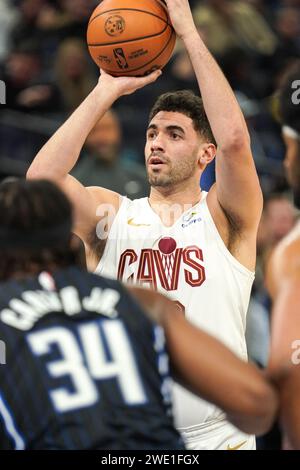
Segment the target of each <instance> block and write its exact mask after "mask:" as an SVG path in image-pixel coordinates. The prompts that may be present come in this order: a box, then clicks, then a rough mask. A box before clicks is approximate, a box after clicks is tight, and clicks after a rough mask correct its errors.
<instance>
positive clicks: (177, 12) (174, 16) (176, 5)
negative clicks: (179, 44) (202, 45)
mask: <svg viewBox="0 0 300 470" xmlns="http://www.w3.org/2000/svg"><path fill="white" fill-rule="evenodd" d="M165 3H166V4H167V7H168V11H169V16H170V19H171V22H172V25H173V28H174V29H175V31H176V34H177V36H178V37H180V38H182V39H184V38H185V37H186V36H188V35H189V34H193V33H195V32H196V31H197V29H196V26H195V23H194V19H193V15H192V12H191V8H190V5H189V2H188V0H165Z"/></svg>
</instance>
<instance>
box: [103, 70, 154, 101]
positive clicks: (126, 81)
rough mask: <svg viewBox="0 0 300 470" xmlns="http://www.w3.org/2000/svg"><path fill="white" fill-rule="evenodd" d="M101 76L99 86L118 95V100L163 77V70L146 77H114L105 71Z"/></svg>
mask: <svg viewBox="0 0 300 470" xmlns="http://www.w3.org/2000/svg"><path fill="white" fill-rule="evenodd" d="M100 71H101V75H100V78H99V82H98V86H100V87H101V88H102V87H106V88H107V89H108V90H109V91H110V92H113V93H115V94H116V98H118V97H120V96H123V95H130V94H131V93H134V92H135V91H136V90H138V89H139V88H143V87H144V86H146V85H149V84H150V83H152V82H155V80H156V79H157V78H158V77H159V76H160V75H161V73H162V72H161V70H155V71H154V72H152V73H150V74H149V75H146V76H145V77H113V76H112V75H109V74H108V73H106V72H104V70H100Z"/></svg>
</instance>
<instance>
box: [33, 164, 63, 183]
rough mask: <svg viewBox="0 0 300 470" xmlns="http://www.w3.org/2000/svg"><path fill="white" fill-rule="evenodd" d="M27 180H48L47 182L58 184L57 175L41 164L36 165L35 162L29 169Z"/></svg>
mask: <svg viewBox="0 0 300 470" xmlns="http://www.w3.org/2000/svg"><path fill="white" fill-rule="evenodd" d="M26 179H29V180H34V179H39V180H42V179H46V180H51V181H53V182H54V183H58V175H55V174H54V173H53V172H51V171H50V170H48V169H46V168H43V167H42V166H41V165H39V164H35V162H33V163H32V164H31V166H30V167H29V168H28V170H27V173H26Z"/></svg>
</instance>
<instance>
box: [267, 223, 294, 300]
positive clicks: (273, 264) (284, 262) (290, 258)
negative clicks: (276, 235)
mask: <svg viewBox="0 0 300 470" xmlns="http://www.w3.org/2000/svg"><path fill="white" fill-rule="evenodd" d="M299 255H300V223H299V222H298V223H297V224H296V226H295V227H294V228H293V229H292V230H291V231H290V232H289V233H288V234H287V235H286V236H285V237H284V238H283V239H282V240H281V241H280V242H279V243H278V244H277V245H276V247H275V248H274V249H273V250H272V252H271V254H270V255H269V257H268V260H267V263H266V273H265V277H266V286H267V289H268V291H269V293H270V295H271V297H273V298H274V297H275V295H276V294H277V292H278V289H279V285H280V283H282V282H283V281H284V280H286V279H289V278H292V277H293V276H294V275H295V274H298V273H300V256H299Z"/></svg>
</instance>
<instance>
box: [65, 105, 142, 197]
mask: <svg viewBox="0 0 300 470" xmlns="http://www.w3.org/2000/svg"><path fill="white" fill-rule="evenodd" d="M85 149H86V154H85V155H83V157H82V158H81V160H80V161H79V163H78V164H77V165H76V167H75V168H74V170H73V172H72V175H73V176H75V178H77V179H78V180H79V181H80V182H81V183H82V184H83V185H84V186H102V187H105V188H109V189H110V190H112V191H116V192H118V193H120V194H122V195H127V196H128V197H130V198H132V199H135V198H140V197H145V196H146V195H147V193H148V191H149V187H148V183H147V178H146V173H145V170H144V168H143V167H140V166H139V165H137V164H135V163H133V162H131V163H130V166H129V165H128V166H126V165H125V164H124V163H123V161H122V160H121V159H120V152H121V128H120V122H119V119H118V116H117V114H116V113H115V112H114V111H111V110H110V111H107V113H106V114H105V115H104V116H103V118H102V119H101V120H100V121H99V122H98V123H97V125H96V126H95V127H94V129H93V130H92V132H91V133H90V135H89V136H88V138H87V140H86V144H85Z"/></svg>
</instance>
